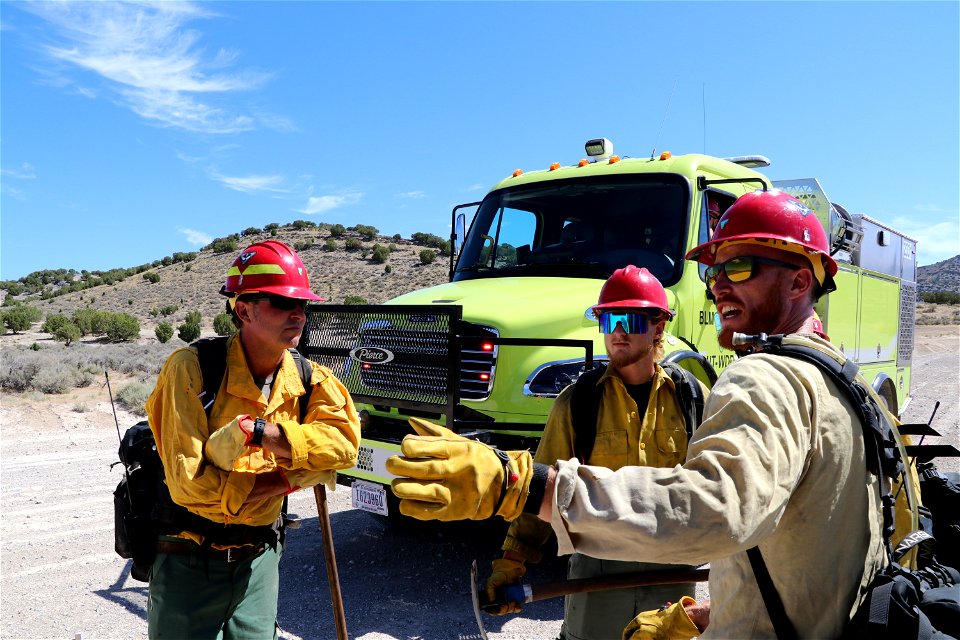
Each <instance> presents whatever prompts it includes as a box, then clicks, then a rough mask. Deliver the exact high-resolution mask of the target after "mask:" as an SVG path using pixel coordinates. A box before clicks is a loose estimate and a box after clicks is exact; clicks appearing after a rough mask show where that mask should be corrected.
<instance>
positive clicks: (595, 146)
mask: <svg viewBox="0 0 960 640" xmlns="http://www.w3.org/2000/svg"><path fill="white" fill-rule="evenodd" d="M584 149H586V151H587V155H588V156H590V158H591V159H592V160H593V161H594V162H596V161H597V160H606V159H607V158H609V157H610V156H612V155H613V143H612V142H610V141H609V140H607V139H606V138H594V139H593V140H587V144H585V145H584Z"/></svg>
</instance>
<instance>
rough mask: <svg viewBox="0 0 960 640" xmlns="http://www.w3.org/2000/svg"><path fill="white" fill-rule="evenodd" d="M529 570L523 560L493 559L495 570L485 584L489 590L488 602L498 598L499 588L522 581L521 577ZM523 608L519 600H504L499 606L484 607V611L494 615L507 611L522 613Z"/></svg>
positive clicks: (484, 586)
mask: <svg viewBox="0 0 960 640" xmlns="http://www.w3.org/2000/svg"><path fill="white" fill-rule="evenodd" d="M526 572H527V568H526V567H525V566H524V565H523V562H518V561H517V560H510V559H509V558H498V559H496V560H494V561H493V571H492V573H491V574H490V577H489V578H487V581H486V583H484V585H483V589H484V591H486V592H487V602H494V601H496V599H497V589H502V588H503V587H508V586H510V585H514V584H517V583H518V582H520V578H522V577H523V575H524V574H525V573H526ZM521 608H522V606H521V604H520V603H519V602H504V603H503V604H501V605H499V606H498V607H496V608H494V607H484V609H483V610H484V611H485V612H487V613H489V614H490V615H492V616H502V615H504V614H506V613H520V609H521Z"/></svg>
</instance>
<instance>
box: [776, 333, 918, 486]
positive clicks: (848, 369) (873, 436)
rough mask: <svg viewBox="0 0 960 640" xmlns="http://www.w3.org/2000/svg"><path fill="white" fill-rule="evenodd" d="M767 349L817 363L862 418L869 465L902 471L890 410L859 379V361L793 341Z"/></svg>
mask: <svg viewBox="0 0 960 640" xmlns="http://www.w3.org/2000/svg"><path fill="white" fill-rule="evenodd" d="M764 353H778V354H781V355H786V356H789V357H791V358H795V359H797V360H803V361H805V362H809V363H811V364H814V365H816V366H817V367H818V368H819V369H820V370H821V371H822V372H823V373H824V374H826V376H827V377H828V378H829V379H830V380H832V381H833V383H834V384H835V385H837V387H838V388H839V389H840V390H841V391H842V392H843V393H844V394H846V396H847V398H848V399H849V400H850V404H851V405H853V409H854V411H855V412H856V413H857V417H858V418H860V423H861V424H862V425H863V435H864V440H865V442H866V448H867V467H868V468H869V469H870V471H871V472H872V473H874V474H882V475H884V476H886V477H888V478H896V477H898V476H899V475H900V472H901V471H902V466H901V464H900V457H899V455H898V452H897V449H896V446H893V434H892V433H891V427H890V421H889V419H888V418H887V417H886V411H885V410H884V409H883V408H882V407H880V406H878V405H877V403H876V401H875V400H874V399H873V396H872V395H871V394H870V392H869V391H868V390H867V389H866V388H865V385H864V384H862V383H860V382H858V381H857V373H858V372H859V370H860V368H859V367H858V366H857V363H856V362H854V361H853V360H852V359H850V358H847V359H846V360H844V362H843V364H841V363H839V362H837V361H836V360H835V359H834V358H832V357H830V356H829V355H827V354H826V353H824V352H823V351H821V350H820V349H818V348H816V347H815V346H812V345H811V346H808V345H803V344H798V343H797V342H793V341H791V342H785V343H784V344H782V345H781V346H779V347H776V348H773V349H770V350H769V351H764Z"/></svg>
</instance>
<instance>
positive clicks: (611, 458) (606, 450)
mask: <svg viewBox="0 0 960 640" xmlns="http://www.w3.org/2000/svg"><path fill="white" fill-rule="evenodd" d="M628 447H629V440H628V438H627V432H626V430H619V431H601V432H599V433H597V437H596V439H595V440H594V443H593V453H591V454H590V464H592V465H594V466H598V467H607V468H608V469H619V468H620V467H623V466H626V465H627V464H629V460H630V452H629V450H628Z"/></svg>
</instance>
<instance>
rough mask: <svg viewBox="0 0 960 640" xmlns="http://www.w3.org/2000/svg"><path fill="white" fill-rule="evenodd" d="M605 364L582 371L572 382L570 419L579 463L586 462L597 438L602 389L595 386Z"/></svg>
mask: <svg viewBox="0 0 960 640" xmlns="http://www.w3.org/2000/svg"><path fill="white" fill-rule="evenodd" d="M606 370H607V368H606V367H605V366H601V367H597V368H596V369H591V370H589V371H584V372H583V373H582V374H581V375H580V377H579V378H577V381H576V382H575V383H573V392H572V395H571V396H570V420H571V422H572V423H573V435H574V438H573V442H574V453H575V454H576V456H577V458H578V459H579V460H580V462H581V463H583V464H587V461H589V460H590V454H591V453H593V445H594V442H596V439H597V417H598V414H599V413H600V396H601V395H602V394H603V389H601V388H600V387H599V386H597V383H598V382H599V381H600V378H601V376H603V373H604V372H605V371H606Z"/></svg>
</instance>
